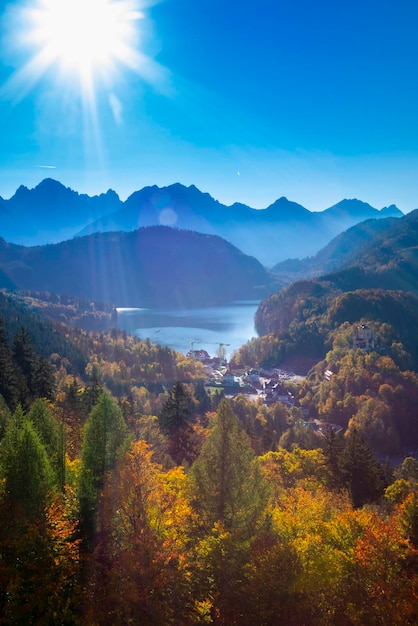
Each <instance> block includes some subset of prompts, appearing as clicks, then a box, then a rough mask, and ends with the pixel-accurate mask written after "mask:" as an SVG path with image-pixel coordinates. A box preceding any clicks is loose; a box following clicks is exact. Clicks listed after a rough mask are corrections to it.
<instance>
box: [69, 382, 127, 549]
mask: <svg viewBox="0 0 418 626" xmlns="http://www.w3.org/2000/svg"><path fill="white" fill-rule="evenodd" d="M128 445H129V436H128V429H127V427H126V424H125V421H124V419H123V415H122V411H121V410H120V408H119V406H118V405H117V403H116V402H115V400H114V399H113V398H112V397H111V396H110V395H109V394H108V393H106V392H103V393H102V394H101V395H100V396H99V399H98V401H97V404H96V405H95V406H94V407H93V409H92V411H91V413H90V415H89V417H88V419H87V422H86V426H85V431H84V439H83V445H82V450H81V463H82V468H81V475H80V508H81V516H82V525H83V526H84V532H85V535H86V538H87V540H88V541H89V540H91V539H92V537H93V534H94V529H95V519H96V507H97V501H98V495H99V491H100V489H101V487H102V486H103V481H104V478H105V475H106V473H107V472H108V471H109V470H112V469H113V468H114V467H115V465H116V461H117V459H118V458H119V457H120V456H121V455H122V454H123V453H124V452H125V451H126V450H127V448H128Z"/></svg>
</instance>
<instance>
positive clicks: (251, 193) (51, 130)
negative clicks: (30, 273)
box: [0, 0, 418, 212]
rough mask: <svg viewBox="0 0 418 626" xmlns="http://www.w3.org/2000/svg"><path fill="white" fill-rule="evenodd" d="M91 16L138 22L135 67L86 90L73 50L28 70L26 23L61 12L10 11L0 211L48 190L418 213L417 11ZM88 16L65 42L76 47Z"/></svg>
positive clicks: (179, 9) (104, 76) (348, 8)
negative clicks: (149, 191)
mask: <svg viewBox="0 0 418 626" xmlns="http://www.w3.org/2000/svg"><path fill="white" fill-rule="evenodd" d="M54 1H55V2H61V3H64V4H65V2H67V4H68V0H54ZM74 1H75V0H73V2H74ZM89 2H93V3H94V2H96V4H97V3H98V4H97V6H99V7H100V6H101V5H100V3H102V5H103V4H106V3H107V5H111V4H114V5H117V4H118V3H119V6H122V5H123V6H126V7H127V8H129V9H130V10H131V13H132V11H133V10H134V9H135V11H137V12H138V13H137V14H136V15H137V17H135V19H132V21H131V22H130V27H131V31H130V35H131V36H132V38H131V39H130V40H129V45H130V46H131V51H132V58H131V57H129V58H128V57H126V58H121V57H120V55H119V57H118V59H120V60H115V58H111V56H110V57H109V59H107V61H106V59H105V61H104V62H103V63H102V64H101V65H99V63H98V62H97V59H96V57H93V60H92V61H91V66H90V67H91V76H90V78H89V79H86V76H85V75H84V76H83V77H81V76H80V75H78V74H77V72H80V63H79V65H78V66H76V67H75V66H72V67H71V66H70V63H69V62H66V61H67V60H66V59H65V56H63V55H65V54H66V55H69V54H70V52H69V51H68V49H66V50H65V51H64V52H63V51H59V53H60V54H61V56H59V54H58V56H57V57H56V58H54V59H53V58H52V57H51V58H50V59H49V61H48V63H47V64H46V67H45V68H44V72H43V73H42V72H41V71H40V70H39V68H38V69H37V66H36V64H35V63H33V59H34V57H35V55H36V54H37V53H39V51H40V49H42V45H41V43H42V42H41V43H40V42H39V37H38V39H37V40H36V41H35V40H34V39H35V38H34V27H33V19H32V16H33V13H31V12H30V11H31V10H35V11H37V15H38V17H39V19H40V21H41V22H42V20H43V19H44V17H45V14H46V12H47V9H46V8H45V7H47V6H48V3H49V4H50V3H51V0H36V1H23V0H22V1H19V2H9V3H8V5H7V9H6V10H5V9H3V13H2V15H1V22H0V27H1V34H2V46H1V58H0V83H1V87H0V107H1V116H0V120H1V121H0V125H1V129H0V130H1V138H2V139H1V141H2V150H1V153H0V195H1V196H2V197H4V198H7V197H10V196H11V195H12V194H13V193H14V191H15V189H16V188H17V187H18V186H19V185H20V184H24V185H26V186H28V187H33V186H35V185H36V184H37V183H38V182H40V181H41V180H42V179H43V178H45V177H47V176H50V177H53V178H56V179H57V180H60V181H61V182H62V183H63V184H65V185H67V186H70V187H72V188H73V189H76V190H77V191H80V192H85V193H89V194H94V193H100V192H102V191H106V190H107V189H108V188H112V189H114V190H115V191H116V192H117V193H119V195H120V196H121V197H122V199H124V198H126V197H127V196H128V195H129V194H130V193H132V192H133V191H135V190H136V189H140V188H142V187H144V186H145V185H153V184H157V185H168V184H171V183H174V182H181V183H183V184H185V185H190V184H195V185H196V186H197V187H199V188H200V189H201V190H202V191H207V192H209V193H210V194H211V195H212V196H214V197H215V198H217V199H218V200H220V201H222V202H224V203H226V204H231V203H233V202H235V201H239V202H244V203H246V204H249V205H250V206H253V207H256V208H263V207H266V206H267V205H269V204H270V203H272V202H273V201H274V200H275V199H276V198H278V197H280V196H283V195H284V196H287V197H288V198H289V199H291V200H293V201H296V202H300V203H301V204H303V205H304V206H306V207H307V208H309V209H311V210H322V209H325V208H327V207H328V206H331V205H332V204H334V203H336V202H338V201H339V200H341V199H342V198H346V197H348V198H354V197H357V198H360V199H362V200H364V201H366V202H369V203H370V204H372V205H373V206H376V207H377V208H381V207H383V206H385V205H389V204H392V203H395V204H397V206H398V207H399V208H400V209H401V210H403V211H404V212H407V211H410V210H412V209H414V208H417V207H418V185H417V180H418V121H417V119H418V71H417V67H418V37H417V36H416V29H417V23H418V5H417V3H416V2H415V1H413V0H397V1H395V0H393V1H392V0H390V1H388V0H362V1H359V0H351V1H350V2H347V1H345V0H341V1H337V0H332V1H331V0H317V1H316V2H313V0H251V1H250V0H241V1H240V2H237V1H235V0H229V1H227V0H165V1H164V0H162V1H161V2H152V1H150V0H147V1H146V2H141V1H140V0H139V1H138V2H136V1H135V0H113V2H112V0H84V2H83V5H84V6H87V5H88V4H89ZM2 6H3V5H2ZM63 6H64V5H63ZM73 6H75V5H73ZM139 12H140V13H141V15H139ZM96 17H97V19H99V17H100V16H96ZM87 18H88V16H87V14H86V13H85V14H84V15H83V14H81V17H80V15H79V16H78V22H74V23H71V24H70V26H69V27H68V29H67V30H68V31H72V32H70V34H69V41H70V42H73V41H74V46H75V48H77V42H79V41H80V37H82V35H80V34H79V32H78V28H79V26H80V23H81V22H83V21H84V22H86V23H87V25H88V19H87ZM89 19H90V18H89ZM38 34H39V33H38ZM43 36H44V39H43V44H45V38H47V37H48V36H49V37H51V35H50V33H49V34H48V35H45V32H44V31H43ZM49 43H50V42H49ZM56 45H58V44H56ZM71 45H72V43H71ZM138 52H139V53H140V56H138V54H136V56H134V53H138ZM89 53H90V52H89ZM109 54H110V53H109ZM134 60H135V62H134ZM31 61H32V64H31ZM78 62H79V60H78ZM95 64H96V65H95ZM89 80H90V82H89Z"/></svg>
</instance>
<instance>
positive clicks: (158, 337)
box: [117, 300, 259, 358]
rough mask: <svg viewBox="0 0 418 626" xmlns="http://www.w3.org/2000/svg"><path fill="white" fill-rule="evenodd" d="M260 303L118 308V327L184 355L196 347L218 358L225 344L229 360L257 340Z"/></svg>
mask: <svg viewBox="0 0 418 626" xmlns="http://www.w3.org/2000/svg"><path fill="white" fill-rule="evenodd" d="M258 304H259V302H258V301H252V300H251V301H245V302H235V303H232V304H230V305H228V306H219V307H207V308H202V309H187V310H168V309H134V308H132V309H127V308H118V309H117V312H118V323H117V326H118V328H119V329H121V330H126V331H127V332H129V333H131V334H134V335H137V336H138V337H140V338H141V339H146V338H149V339H150V340H151V341H153V342H155V343H159V344H160V345H163V346H168V347H169V348H173V349H174V350H178V351H179V352H183V353H184V354H186V353H187V352H188V351H189V350H191V349H192V347H193V349H194V350H206V351H207V352H209V354H210V355H211V356H214V355H215V354H216V351H217V350H218V348H219V344H220V343H222V344H225V350H226V355H227V358H229V357H230V356H231V354H232V352H233V351H234V350H237V349H238V348H239V347H240V346H241V345H242V344H244V343H247V341H248V340H249V339H251V338H252V337H257V333H256V331H255V328H254V314H255V312H256V310H257V307H258ZM227 344H229V345H227Z"/></svg>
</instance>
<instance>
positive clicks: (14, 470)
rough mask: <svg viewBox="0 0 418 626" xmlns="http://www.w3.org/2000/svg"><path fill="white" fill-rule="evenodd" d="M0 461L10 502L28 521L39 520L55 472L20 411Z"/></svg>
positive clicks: (7, 438) (3, 446)
mask: <svg viewBox="0 0 418 626" xmlns="http://www.w3.org/2000/svg"><path fill="white" fill-rule="evenodd" d="M1 459H2V475H3V477H4V479H5V492H6V495H7V497H8V498H9V500H10V502H11V503H12V504H13V505H14V506H17V507H18V508H19V509H21V510H22V511H23V512H24V513H25V515H27V516H28V517H29V518H38V517H40V516H42V515H43V513H44V511H45V506H46V504H47V502H48V500H49V498H50V496H51V493H52V492H53V489H54V488H55V484H56V483H55V479H54V472H53V470H52V467H51V463H50V461H49V458H48V454H47V451H46V449H45V446H44V445H42V442H41V439H40V437H39V435H38V434H37V432H36V430H35V428H34V427H33V424H32V422H31V421H30V420H29V419H28V418H27V417H26V416H25V415H24V414H23V411H22V409H21V408H20V407H18V408H17V409H16V411H15V413H14V415H13V417H12V419H11V420H10V422H9V424H8V427H7V430H6V434H5V436H4V439H3V442H2V445H1Z"/></svg>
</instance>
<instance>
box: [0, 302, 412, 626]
mask: <svg viewBox="0 0 418 626" xmlns="http://www.w3.org/2000/svg"><path fill="white" fill-rule="evenodd" d="M305 295H306V297H305V306H302V304H301V303H299V302H298V306H297V307H295V308H294V313H296V315H295V319H296V320H298V319H299V322H297V321H296V322H295V323H300V324H301V325H302V321H303V320H305V325H306V324H307V321H308V320H309V319H310V318H306V319H305V318H304V317H303V316H304V315H305V316H307V315H308V313H307V311H308V310H310V316H314V317H315V320H316V327H317V328H318V329H319V331H318V332H319V335H318V336H320V337H321V338H322V339H321V340H322V344H321V346H320V350H319V351H318V353H319V352H321V351H324V350H325V353H324V354H323V358H322V359H317V361H316V364H315V366H314V367H313V368H312V369H311V370H310V372H309V374H308V376H307V377H306V378H305V379H304V380H303V382H301V383H300V384H296V383H294V382H288V383H287V385H288V388H289V390H291V392H292V394H293V396H294V397H295V400H296V401H295V403H294V404H293V406H286V405H284V404H282V403H280V402H275V403H272V404H269V405H267V404H265V403H263V402H262V400H261V399H259V400H257V401H253V400H249V399H248V398H247V397H245V396H244V395H241V394H239V395H237V396H235V397H233V398H229V399H226V398H225V397H224V395H223V393H222V392H219V391H218V392H216V393H215V392H213V391H212V392H211V391H210V389H209V388H208V387H206V386H205V385H204V372H203V366H202V365H201V364H200V363H197V362H195V361H193V360H192V359H188V358H186V357H184V356H183V355H181V354H178V353H176V352H173V351H172V350H169V349H167V348H162V347H161V346H157V345H155V344H152V343H151V342H149V341H140V340H138V339H137V338H134V337H131V336H129V335H126V333H123V332H120V331H117V330H115V329H110V330H106V331H102V332H99V333H94V332H92V331H86V330H80V329H77V328H71V327H70V326H67V325H66V324H63V323H62V322H57V321H51V320H50V321H47V320H46V319H45V318H44V317H41V316H40V315H39V312H38V313H36V312H34V311H33V309H32V308H31V307H30V306H29V301H28V300H27V299H25V298H26V297H28V296H25V298H24V299H22V298H21V297H18V296H16V295H12V294H9V295H7V294H2V296H1V299H0V311H1V318H2V322H1V324H0V394H1V404H0V476H1V480H0V509H1V519H2V524H1V526H0V557H1V558H0V623H1V624H18V625H22V626H26V625H30V624H51V625H52V624H54V625H55V624H67V625H74V626H75V625H80V626H83V625H86V626H95V625H97V626H99V625H105V624H106V625H107V624H115V625H118V624H120V625H122V624H123V625H125V624H130V623H132V624H144V625H154V626H166V625H169V624H173V625H176V626H178V625H180V626H181V625H184V626H189V625H190V626H192V625H197V624H216V625H219V626H221V625H222V626H227V625H228V626H229V625H233V624H235V625H239V626H241V625H242V626H246V625H248V626H250V625H251V626H253V625H254V624H258V625H260V626H273V625H274V626H276V625H280V624H283V625H286V626H288V625H290V626H292V625H294V626H303V625H306V626H310V625H313V626H314V625H321V626H322V625H324V624H325V625H329V626H331V625H335V626H337V625H340V624H347V625H355V624H361V625H367V624H369V625H374V624H383V625H386V624H387V625H388V626H389V625H391V626H392V625H396V624H399V625H401V624H402V625H408V624H410V625H413V624H416V623H417V622H418V498H417V484H418V483H417V481H418V461H417V459H416V458H415V448H416V447H417V446H418V426H417V416H416V406H417V401H416V400H417V399H418V376H417V375H416V374H415V372H414V371H413V368H410V367H409V366H410V365H411V364H414V363H415V359H416V354H415V352H414V350H415V348H414V346H415V344H414V342H413V331H412V329H410V330H409V331H408V329H409V324H413V322H414V319H415V318H414V316H413V309H414V304H415V301H414V298H415V296H412V295H405V294H404V295H403V296H401V295H400V294H397V293H393V294H391V293H386V292H385V293H381V292H379V291H375V292H370V293H369V292H368V293H367V294H366V295H367V297H366V299H365V302H366V303H367V310H366V309H365V310H364V311H363V313H364V316H366V314H367V316H368V317H367V319H368V325H367V328H368V329H370V331H371V332H370V334H369V335H368V337H369V339H370V342H371V343H372V344H373V345H371V346H370V349H367V350H365V349H363V348H362V347H358V346H356V345H355V344H353V341H354V336H355V329H356V328H357V326H356V324H357V318H356V317H355V318H353V319H354V320H355V322H354V324H353V323H351V321H350V320H349V317H350V315H349V314H350V311H357V310H358V302H357V300H356V297H357V296H356V294H339V295H337V296H336V297H335V298H334V299H333V300H332V301H330V302H327V303H326V306H325V305H324V306H323V303H322V301H321V297H322V295H323V294H322V295H321V292H320V290H319V293H316V292H315V294H309V293H308V292H307V293H306V294H305ZM288 296H289V294H288ZM310 298H311V300H310ZM73 304H74V303H73ZM85 306H86V308H88V306H87V305H85ZM293 306H294V305H293ZM391 306H393V309H391ZM321 307H323V308H321ZM398 307H401V310H402V311H403V315H410V317H406V318H405V317H403V320H404V325H403V326H402V323H401V320H400V318H399V310H400V309H399V308H398ZM81 308H82V307H81ZM285 308H286V307H284V309H283V311H285ZM380 310H385V311H388V313H387V316H388V319H386V321H384V322H383V321H381V320H380V319H378V318H379V316H378V312H379V311H380ZM390 311H392V313H391V314H390V315H389V312H390ZM353 315H354V313H353ZM373 316H374V317H373ZM285 317H286V314H285V313H283V320H282V321H281V323H282V324H283V330H286V332H288V333H289V337H291V332H292V331H291V324H292V323H293V322H290V321H288V322H287V327H286V323H285ZM389 317H390V319H389ZM326 325H328V333H326V332H325V327H326ZM363 326H365V327H366V325H365V324H364V325H363ZM321 333H322V334H321ZM272 337H273V335H272ZM260 341H263V339H261V340H260ZM274 341H275V342H276V343H275V345H276V346H277V350H278V351H279V352H280V350H283V348H281V347H280V341H279V340H278V339H277V337H276V339H275V340H274ZM264 347H265V346H264ZM262 349H263V347H262V346H261V347H260V346H258V347H255V346H253V345H252V344H249V345H248V346H246V347H244V348H243V349H242V350H241V351H240V352H239V353H237V354H235V355H234V360H235V362H236V364H237V365H238V363H239V362H240V361H241V363H240V364H241V366H242V365H243V360H244V358H246V357H248V359H249V360H251V359H252V358H255V355H258V357H259V356H260V355H261V352H260V351H261V350H262ZM257 351H258V352H257ZM279 352H278V353H279ZM321 354H322V352H321ZM270 358H272V356H271V353H270Z"/></svg>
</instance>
